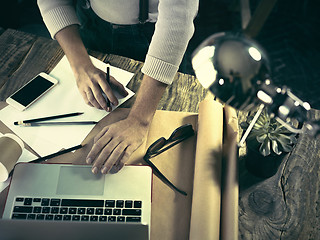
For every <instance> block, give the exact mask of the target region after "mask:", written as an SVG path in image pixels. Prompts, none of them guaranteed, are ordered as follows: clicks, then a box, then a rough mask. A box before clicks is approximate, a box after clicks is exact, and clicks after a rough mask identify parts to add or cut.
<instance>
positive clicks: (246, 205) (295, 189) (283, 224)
mask: <svg viewBox="0 0 320 240" xmlns="http://www.w3.org/2000/svg"><path fill="white" fill-rule="evenodd" d="M90 54H91V55H93V56H95V57H97V58H98V59H100V60H103V61H105V60H109V61H110V62H111V64H113V65H114V66H117V67H120V68H123V69H125V70H128V71H131V72H134V73H135V75H134V77H133V79H132V80H131V81H130V83H129V85H128V87H129V88H130V89H132V90H133V91H134V92H136V91H137V90H138V88H139V84H140V81H141V76H142V75H141V72H140V71H139V70H140V69H141V67H142V63H141V62H138V61H134V60H131V59H128V58H124V57H120V56H115V55H108V54H102V53H97V52H90ZM62 56H63V52H62V50H61V48H60V47H59V45H58V44H57V43H56V42H55V41H52V40H49V39H45V38H41V37H37V36H35V35H31V34H27V33H23V32H19V31H14V30H10V29H9V30H5V31H4V30H3V29H1V28H0V101H4V100H5V99H6V97H8V96H9V95H10V94H11V93H12V92H14V91H15V90H16V89H18V88H19V87H20V86H22V85H23V84H24V83H25V82H26V81H28V79H30V78H31V77H32V76H34V75H36V74H37V73H39V72H41V71H45V72H50V71H51V70H52V68H53V67H54V66H55V65H56V64H57V63H58V61H59V60H60V59H61V57H62ZM205 95H206V91H205V90H204V89H203V88H202V87H201V86H200V84H199V83H198V81H197V80H196V79H195V78H194V77H193V76H190V75H185V74H177V75H176V77H175V80H174V83H173V84H172V85H171V86H170V87H168V88H167V90H166V92H165V94H164V95H163V97H162V99H161V101H160V103H159V106H158V109H163V110H172V111H186V112H187V111H189V112H197V111H198V104H199V102H200V101H201V100H202V99H203V98H204V97H205ZM133 102H134V98H133V99H131V100H129V101H128V102H126V103H125V105H123V107H131V106H132V104H133ZM238 115H239V122H241V121H243V120H244V118H245V113H239V114H238ZM310 118H312V119H319V118H320V111H312V114H311V115H310ZM244 152H245V149H240V155H241V156H243V155H244V154H245V153H244ZM319 157H320V137H317V138H316V139H312V138H310V137H308V136H305V135H301V136H299V139H298V143H297V145H296V147H295V149H294V150H293V152H292V153H291V154H290V155H288V156H287V158H286V159H285V160H284V161H283V162H282V164H281V166H280V167H279V170H278V172H277V173H276V174H275V175H274V176H273V177H271V178H269V179H260V178H256V177H254V176H252V175H251V174H250V173H248V172H247V170H246V169H245V167H244V164H243V160H240V172H239V177H240V199H239V205H240V206H239V239H319V236H320V228H319V226H320V217H319V216H320V205H319V203H320V199H319V194H320V170H319V169H320V168H319V164H320V163H319ZM4 194H5V193H2V194H1V197H0V199H1V200H0V208H1V209H2V208H3V204H4V198H5V195H4Z"/></svg>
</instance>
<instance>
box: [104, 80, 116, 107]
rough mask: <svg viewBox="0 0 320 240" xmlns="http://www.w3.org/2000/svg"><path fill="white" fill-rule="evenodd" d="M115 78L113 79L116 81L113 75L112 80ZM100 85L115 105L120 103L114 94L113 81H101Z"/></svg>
mask: <svg viewBox="0 0 320 240" xmlns="http://www.w3.org/2000/svg"><path fill="white" fill-rule="evenodd" d="M111 79H113V80H112V81H116V80H115V79H114V78H113V77H110V80H111ZM116 82H117V81H116ZM99 84H100V87H101V89H102V91H103V92H104V93H105V94H106V97H107V98H108V99H109V100H110V102H111V103H112V104H113V105H115V106H116V105H118V99H117V97H116V96H115V95H114V93H113V91H112V88H111V83H110V84H109V83H107V82H106V81H102V80H101V81H99Z"/></svg>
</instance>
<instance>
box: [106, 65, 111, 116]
mask: <svg viewBox="0 0 320 240" xmlns="http://www.w3.org/2000/svg"><path fill="white" fill-rule="evenodd" d="M106 81H107V83H108V84H109V86H110V87H111V85H110V66H109V62H107V74H106ZM107 107H108V108H111V104H110V100H109V98H108V97H107ZM110 110H111V109H110Z"/></svg>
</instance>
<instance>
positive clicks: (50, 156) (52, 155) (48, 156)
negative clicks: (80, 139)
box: [29, 144, 83, 163]
mask: <svg viewBox="0 0 320 240" xmlns="http://www.w3.org/2000/svg"><path fill="white" fill-rule="evenodd" d="M82 147H83V146H82V145H81V144H79V145H77V146H74V147H71V148H67V149H64V150H61V151H59V152H56V153H52V154H49V155H47V156H44V157H40V158H37V159H35V160H32V161H30V162H29V163H39V162H43V161H46V160H48V159H50V158H54V157H57V156H60V155H62V154H65V153H68V152H72V151H74V150H77V149H80V148H82Z"/></svg>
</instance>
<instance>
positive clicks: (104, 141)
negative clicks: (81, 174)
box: [86, 117, 149, 174]
mask: <svg viewBox="0 0 320 240" xmlns="http://www.w3.org/2000/svg"><path fill="white" fill-rule="evenodd" d="M148 128H149V126H148V125H145V124H141V123H140V121H139V120H137V119H135V118H131V117H128V118H126V119H124V120H122V121H119V122H116V123H114V124H111V125H109V126H106V127H105V128H103V129H102V130H101V131H100V133H98V135H97V136H96V137H95V138H94V144H93V146H92V149H91V151H90V152H89V154H88V156H87V159H86V161H87V163H88V164H91V163H92V164H93V165H92V172H93V173H95V174H96V173H98V172H99V171H101V173H104V174H106V173H108V172H109V171H110V170H111V169H112V171H113V172H118V171H119V170H120V169H121V168H122V167H123V165H124V163H125V162H127V161H128V159H129V158H130V156H131V154H132V153H133V152H134V151H135V150H136V149H137V148H138V147H139V146H140V145H141V144H142V143H143V141H144V139H145V137H146V135H147V132H148Z"/></svg>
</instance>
